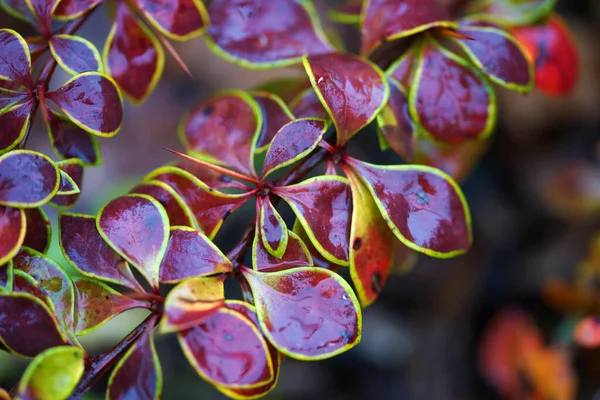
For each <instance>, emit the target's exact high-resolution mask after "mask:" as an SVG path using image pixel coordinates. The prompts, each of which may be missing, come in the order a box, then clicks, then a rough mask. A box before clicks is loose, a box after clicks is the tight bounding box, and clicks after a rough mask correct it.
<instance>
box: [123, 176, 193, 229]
mask: <svg viewBox="0 0 600 400" xmlns="http://www.w3.org/2000/svg"><path fill="white" fill-rule="evenodd" d="M130 193H138V194H147V195H148V196H150V197H152V198H154V199H155V200H158V202H159V203H160V204H162V206H163V207H164V208H165V211H166V212H167V215H168V216H169V223H170V225H171V226H175V225H179V226H189V227H194V225H195V224H196V221H195V219H194V215H193V214H192V211H191V210H190V209H189V208H188V206H187V205H186V204H185V202H184V201H183V199H182V198H181V196H179V194H177V192H176V191H175V189H173V188H172V187H171V186H169V185H167V184H166V183H164V182H161V181H156V180H151V181H148V182H146V183H142V184H140V185H137V186H136V187H134V188H133V189H132V190H131V192H130Z"/></svg>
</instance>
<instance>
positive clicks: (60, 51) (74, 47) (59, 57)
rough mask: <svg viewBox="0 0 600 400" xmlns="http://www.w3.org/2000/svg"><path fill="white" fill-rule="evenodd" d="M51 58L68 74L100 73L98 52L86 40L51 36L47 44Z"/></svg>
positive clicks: (74, 37)
mask: <svg viewBox="0 0 600 400" xmlns="http://www.w3.org/2000/svg"><path fill="white" fill-rule="evenodd" d="M48 44H49V46H50V51H51V52H52V56H53V57H54V59H55V60H56V62H58V64H59V65H60V66H61V67H62V68H63V69H64V70H65V71H67V72H68V73H69V74H71V75H77V74H80V73H82V72H90V71H93V72H102V58H101V57H100V52H99V51H98V49H96V47H95V46H94V45H93V44H92V43H91V42H90V41H89V40H87V39H84V38H82V37H80V36H73V35H61V34H57V35H53V36H52V38H51V39H50V41H49V42H48Z"/></svg>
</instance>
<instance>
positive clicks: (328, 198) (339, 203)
mask: <svg viewBox="0 0 600 400" xmlns="http://www.w3.org/2000/svg"><path fill="white" fill-rule="evenodd" d="M273 193H275V194H277V195H278V196H281V197H282V198H283V199H284V200H285V201H286V202H287V203H288V204H289V205H290V207H291V208H292V210H293V211H294V213H295V214H296V217H297V218H298V219H299V220H300V222H301V223H302V226H303V227H304V229H305V230H306V232H307V234H308V236H309V237H310V239H311V241H312V243H313V244H314V246H315V247H316V248H317V250H319V252H320V253H321V254H322V255H323V257H325V258H326V259H328V260H329V261H331V262H332V263H335V264H339V265H347V263H348V243H349V241H350V209H351V201H352V199H351V195H350V189H349V186H348V183H347V181H346V179H344V178H342V177H337V176H335V177H334V176H319V177H316V178H311V179H308V180H306V181H304V182H301V183H298V184H296V185H292V186H286V187H278V188H274V189H273Z"/></svg>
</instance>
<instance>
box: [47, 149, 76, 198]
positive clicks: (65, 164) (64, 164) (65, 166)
mask: <svg viewBox="0 0 600 400" xmlns="http://www.w3.org/2000/svg"><path fill="white" fill-rule="evenodd" d="M56 166H57V167H59V168H60V171H61V176H62V177H64V176H65V175H67V176H68V177H69V178H70V179H71V180H72V181H73V183H75V187H76V188H77V192H76V193H73V194H63V193H62V192H61V191H59V192H58V193H57V194H56V196H54V197H53V198H52V200H51V203H50V204H51V205H55V206H57V207H59V208H60V207H72V206H73V205H75V203H77V201H78V200H79V197H80V195H81V193H80V192H79V188H80V187H81V185H82V184H83V162H82V161H81V160H80V159H78V158H72V159H69V160H63V161H60V162H57V163H56Z"/></svg>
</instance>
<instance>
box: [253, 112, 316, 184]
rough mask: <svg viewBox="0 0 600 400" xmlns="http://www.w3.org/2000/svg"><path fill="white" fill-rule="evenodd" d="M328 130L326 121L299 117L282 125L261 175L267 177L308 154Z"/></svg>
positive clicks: (270, 147) (272, 143)
mask: <svg viewBox="0 0 600 400" xmlns="http://www.w3.org/2000/svg"><path fill="white" fill-rule="evenodd" d="M326 131H327V124H326V123H325V121H322V120H315V119H297V120H295V121H293V122H290V123H288V124H286V125H284V126H282V127H281V129H280V130H279V132H277V135H275V137H274V138H273V141H272V142H271V145H270V146H269V150H268V151H267V155H266V157H265V162H264V164H263V169H262V172H261V176H263V177H266V176H267V175H269V174H270V173H272V172H274V171H277V170H278V169H280V168H284V167H287V166H288V165H291V164H293V163H294V162H296V161H298V160H300V159H302V158H303V157H305V156H307V155H308V154H309V153H310V152H311V151H313V150H314V149H315V148H316V147H317V146H318V144H319V142H321V139H323V135H324V134H325V132H326Z"/></svg>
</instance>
